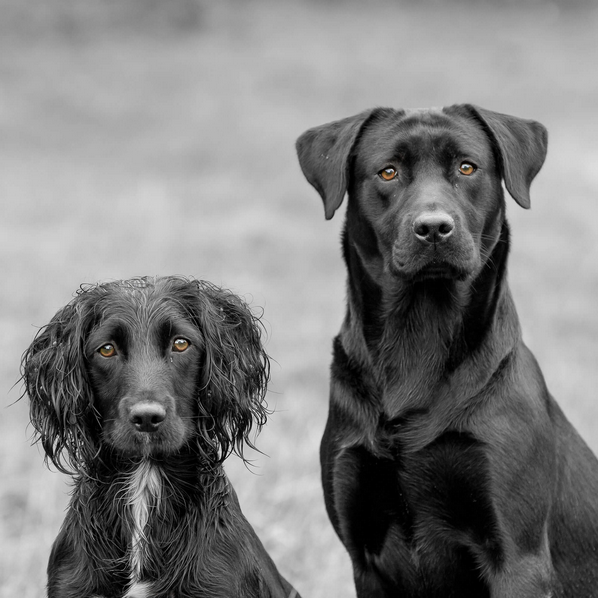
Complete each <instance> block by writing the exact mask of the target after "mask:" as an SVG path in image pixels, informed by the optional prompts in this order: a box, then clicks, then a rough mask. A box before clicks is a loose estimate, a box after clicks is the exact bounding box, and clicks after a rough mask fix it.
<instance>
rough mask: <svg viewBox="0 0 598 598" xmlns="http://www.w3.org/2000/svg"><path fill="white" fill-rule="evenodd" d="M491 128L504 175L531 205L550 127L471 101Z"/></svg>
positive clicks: (511, 189)
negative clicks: (495, 110) (533, 183)
mask: <svg viewBox="0 0 598 598" xmlns="http://www.w3.org/2000/svg"><path fill="white" fill-rule="evenodd" d="M467 108H468V109H469V110H470V111H471V112H473V114H474V115H475V116H477V118H478V119H479V120H480V121H481V123H482V125H484V126H485V128H486V129H487V133H488V134H489V136H490V139H491V140H492V142H493V144H494V146H495V148H496V149H497V150H498V154H499V156H500V161H501V168H502V176H503V179H504V181H505V186H506V188H507V191H508V192H509V194H510V195H511V197H512V198H513V199H514V200H515V201H516V202H517V203H518V204H519V205H520V206H521V207H523V208H526V209H527V208H529V207H530V198H529V188H530V185H531V183H532V181H533V180H534V177H535V176H536V175H537V174H538V172H539V171H540V168H542V164H544V160H545V158H546V149H547V146H548V132H547V131H546V128H545V127H544V126H543V125H542V124H540V123H539V122H536V121H534V120H525V119H523V118H517V117H515V116H509V115H508V114H500V113H499V112H492V111H491V110H485V109H483V108H479V107H478V106H473V105H467Z"/></svg>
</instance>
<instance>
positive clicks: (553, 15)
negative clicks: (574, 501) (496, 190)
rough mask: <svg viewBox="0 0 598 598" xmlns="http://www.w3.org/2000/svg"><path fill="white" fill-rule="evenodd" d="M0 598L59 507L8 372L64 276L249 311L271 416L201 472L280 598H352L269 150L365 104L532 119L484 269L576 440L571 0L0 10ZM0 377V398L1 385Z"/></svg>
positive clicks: (277, 167) (328, 226) (295, 201)
mask: <svg viewBox="0 0 598 598" xmlns="http://www.w3.org/2000/svg"><path fill="white" fill-rule="evenodd" d="M0 14H1V15H2V17H1V18H0V198H1V199H0V201H1V210H0V268H1V272H2V284H1V285H0V307H1V309H0V337H1V338H3V339H4V347H5V349H4V351H3V358H2V360H0V384H1V391H0V392H2V395H3V401H2V412H1V417H0V480H1V483H0V598H14V597H15V596H19V597H20V598H34V597H36V598H37V597H40V596H43V595H44V591H43V586H44V580H45V566H46V561H47V557H48V554H49V549H50V545H51V543H52V541H53V539H54V537H55V535H56V533H57V531H58V528H59V525H60V523H61V521H62V518H63V510H64V507H65V505H66V503H67V499H68V485H67V484H66V482H67V480H66V478H65V476H63V475H60V474H57V473H55V472H49V471H47V470H46V469H45V468H44V467H43V465H42V455H41V454H40V451H39V449H38V448H37V447H31V446H30V436H31V429H30V428H28V427H27V422H28V415H27V404H26V402H25V401H21V402H17V403H16V404H14V403H15V401H16V400H17V399H18V397H19V395H20V393H21V390H22V388H21V386H20V384H18V383H17V381H18V377H19V372H18V367H19V358H20V355H21V353H22V352H23V350H24V349H25V348H26V347H27V346H28V344H29V343H30V341H31V339H32V337H33V335H34V334H35V331H36V330H37V327H39V326H41V325H43V324H45V323H46V322H47V321H49V319H50V317H51V316H52V315H53V314H54V312H55V311H56V310H57V309H59V308H60V307H61V306H62V305H63V304H65V303H66V302H67V301H68V300H69V299H70V298H71V296H72V294H73V292H74V291H75V289H76V288H77V287H78V286H79V284H80V283H82V282H95V281H97V280H106V279H117V278H128V277H131V276H136V275H145V274H150V275H154V274H184V275H192V276H195V277H197V278H205V279H208V280H211V281H213V282H215V283H217V284H221V285H224V286H226V287H228V288H231V289H232V290H234V291H236V292H237V293H239V294H241V295H243V296H244V297H245V298H246V299H247V300H249V301H250V302H251V304H252V305H254V306H255V307H263V308H264V312H265V315H264V321H265V324H266V326H267V328H268V338H267V350H268V351H269V353H270V354H271V356H272V357H273V358H274V360H275V363H274V367H273V371H272V382H271V385H270V390H271V392H270V394H269V403H270V405H271V407H272V408H274V409H275V410H276V411H275V413H274V414H273V415H272V417H271V419H270V422H269V424H268V426H267V427H266V429H265V430H264V432H263V433H262V435H261V436H260V437H259V439H258V447H259V448H261V449H262V450H263V451H264V453H266V454H267V456H262V455H259V454H255V465H256V467H255V469H254V473H251V472H250V471H247V469H245V468H244V467H243V466H242V464H241V463H240V462H239V460H238V459H231V460H230V461H229V462H228V463H227V470H228V472H229V475H230V477H231V478H232V480H233V483H234V484H235V487H236V489H237V491H238V493H239V496H240V499H241V504H242V506H243V509H244V512H245V514H246V515H247V517H248V518H249V520H250V521H251V522H252V523H253V525H254V527H255V528H256V530H257V532H258V534H259V535H260V536H261V538H262V540H263V541H264V543H265V545H266V547H267V548H268V549H269V551H270V552H271V554H272V556H273V558H274V560H275V561H276V563H277V564H278V566H279V568H280V569H281V571H282V572H283V573H284V574H285V575H286V576H287V577H288V579H289V580H290V581H291V582H292V583H294V584H295V585H296V587H297V588H298V589H299V590H300V591H301V593H302V594H303V596H304V598H308V597H314V598H330V597H336V596H338V597H341V596H342V597H345V596H348V597H351V596H354V595H355V594H354V590H353V584H352V579H351V568H350V564H349V559H348V557H347V556H346V554H345V551H344V549H343V548H342V546H341V544H340V542H339V541H338V540H337V538H336V536H335V535H334V533H333V531H332V528H331V526H330V525H329V523H328V520H327V517H326V515H325V512H324V507H323V500H322V495H321V490H320V483H319V464H318V455H317V451H318V444H319V439H320V436H321V433H322V430H323V427H324V423H325V418H326V411H327V386H328V364H329V360H330V357H329V355H330V350H329V347H330V341H331V338H332V336H333V335H334V334H335V333H336V331H337V330H338V328H339V325H340V322H341V319H342V315H343V309H344V307H343V303H344V277H345V274H344V268H343V264H342V261H341V257H340V249H339V240H338V238H339V231H340V227H341V222H342V218H341V217H337V218H335V219H334V220H333V221H331V222H325V221H324V217H323V209H322V206H321V202H320V199H319V197H318V196H317V194H316V192H315V191H314V190H313V189H312V188H311V187H309V185H308V184H307V182H306V181H305V180H304V179H303V178H302V175H301V173H300V171H299V168H298V165H297V163H296V159H295V155H294V140H295V138H296V137H297V136H298V135H299V134H300V133H301V132H302V131H303V130H305V129H306V128H308V127H310V126H313V125H316V124H321V123H324V122H327V121H329V120H334V119H337V118H341V117H344V116H348V115H350V114H353V113H355V112H358V111H360V110H362V109H365V108H367V107H370V106H373V105H389V106H394V107H411V108H413V107H423V106H441V105H447V104H451V103H456V102H474V103H478V104H480V105H482V106H484V107H486V108H490V109H494V110H498V111H501V112H507V113H511V114H515V115H519V116H523V117H528V118H534V119H537V120H539V121H541V122H543V123H544V124H545V125H546V126H547V127H548V129H549V132H550V146H549V155H548V159H547V162H546V164H545V166H544V169H543V170H542V172H541V173H540V175H539V177H538V178H537V179H536V181H535V182H534V184H533V187H532V210H531V211H530V212H525V211H523V210H521V209H520V208H518V206H516V204H515V203H514V202H510V203H509V213H510V220H511V223H512V229H513V239H514V243H513V250H512V254H511V262H510V280H511V285H512V288H513V291H514V294H515V298H516V301H517V303H518V307H519V313H520V316H521V319H522V323H523V329H524V336H525V339H526V341H527V342H528V344H529V345H530V346H531V348H532V350H533V351H534V352H535V354H536V356H537V357H538V359H539V361H540V364H541V365H542V367H543V369H544V373H545V376H546V378H547V381H548V384H549V386H550V388H551V389H552V391H553V393H554V394H555V396H556V397H557V399H558V400H559V401H560V403H561V405H562V406H563V408H564V409H565V412H566V413H567V414H568V416H569V417H570V419H571V420H572V421H573V422H574V424H575V425H576V426H577V427H578V428H579V429H580V431H581V432H582V434H583V435H584V437H585V438H586V439H587V441H588V442H589V444H590V445H591V446H592V448H593V449H594V450H596V449H597V448H598V438H597V435H596V432H597V430H598V405H597V404H596V390H595V389H596V387H597V386H598V368H597V367H596V366H597V361H598V360H597V354H598V340H597V336H598V312H597V309H596V297H597V296H598V266H597V264H598V248H597V240H598V203H597V202H596V196H597V194H598V150H597V146H596V138H597V137H598V135H597V134H598V126H597V125H598V111H597V105H598V67H597V65H598V47H597V44H598V42H597V41H596V39H597V32H598V11H597V10H596V8H595V6H594V4H592V3H582V2H574V3H571V2H565V0H563V1H562V2H560V3H551V2H546V1H541V0H538V1H536V2H534V1H532V0H529V1H527V2H519V3H515V2H513V3H510V2H507V1H506V0H505V1H502V2H501V1H497V2H491V1H490V0H488V1H486V2H482V3H473V2H470V3H467V2H465V3H461V2H456V1H455V2H446V3H445V2H440V1H437V2H431V3H411V2H398V1H390V0H379V1H372V2H357V1H355V2H344V1H342V0H336V1H332V0H329V1H327V2H317V1H316V0H311V1H310V0H304V1H298V2H291V1H278V2H276V1H275V0H246V1H243V0H236V1H235V0H219V2H209V1H208V0H205V1H200V0H169V2H160V1H158V0H102V1H97V0H53V1H52V2H48V1H47V0H28V1H27V2H22V1H20V0H0ZM15 383H17V384H15Z"/></svg>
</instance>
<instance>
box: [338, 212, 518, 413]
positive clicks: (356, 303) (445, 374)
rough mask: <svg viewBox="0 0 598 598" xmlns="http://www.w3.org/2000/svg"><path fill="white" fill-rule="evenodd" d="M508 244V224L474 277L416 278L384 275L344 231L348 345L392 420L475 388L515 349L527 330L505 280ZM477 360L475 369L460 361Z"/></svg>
mask: <svg viewBox="0 0 598 598" xmlns="http://www.w3.org/2000/svg"><path fill="white" fill-rule="evenodd" d="M508 246H509V232H508V226H507V224H506V222H505V223H504V225H503V227H502V230H501V233H500V237H499V238H498V240H497V242H496V243H495V245H494V247H493V249H492V252H491V254H490V256H488V258H487V259H486V260H485V263H484V265H483V267H482V269H481V271H480V272H479V273H478V274H477V276H475V277H474V278H473V279H469V280H463V281H459V280H444V279H440V280H428V281H422V282H412V281H404V280H400V279H397V278H396V277H393V276H392V275H391V274H388V273H384V274H383V275H382V274H380V273H381V272H382V268H378V269H377V271H376V268H372V267H371V263H370V264H367V261H366V259H364V256H363V254H361V253H360V251H359V248H358V247H356V246H354V245H351V244H349V243H347V239H346V237H345V247H344V255H345V260H346V262H347V268H348V271H349V281H348V287H349V288H348V296H349V302H348V310H347V315H346V318H345V322H344V324H343V328H342V331H341V338H342V343H343V346H344V349H345V351H346V352H347V353H348V354H349V355H350V356H351V358H352V359H353V360H355V361H356V362H357V363H359V364H360V365H361V366H362V368H363V371H368V372H372V378H371V380H370V381H369V383H370V384H371V385H374V386H376V387H377V394H378V396H379V397H380V401H381V409H382V410H383V412H384V413H385V414H386V416H387V417H388V418H389V419H395V418H398V417H401V416H404V414H405V413H407V412H409V411H410V410H422V409H429V408H430V407H431V406H432V405H434V404H435V403H438V402H439V401H440V400H441V399H443V398H444V397H446V396H447V395H448V394H450V395H459V396H461V397H465V396H472V395H473V394H476V393H477V392H479V390H480V389H481V388H482V387H483V386H484V385H485V384H486V383H487V380H488V377H489V375H491V373H492V372H494V371H496V369H497V368H498V367H499V364H500V363H501V362H502V360H503V359H504V358H505V356H506V355H507V354H508V353H509V352H510V351H511V350H512V349H513V347H514V346H515V344H516V343H517V341H518V339H519V338H520V332H519V327H518V321H517V317H516V313H515V309H514V306H513V302H512V299H511V296H510V292H509V290H508V286H507V284H506V280H505V277H506V259H507V254H508ZM366 264H367V265H366ZM507 312H508V317H506V316H507ZM471 360H476V361H477V366H476V367H474V368H471V365H470V364H469V367H461V366H463V365H467V364H466V362H468V361H471ZM462 370H467V371H468V372H469V375H468V377H467V379H466V377H465V376H463V375H461V372H462ZM471 371H474V372H478V373H479V375H478V376H477V377H476V376H472V375H471ZM489 373H490V374H489Z"/></svg>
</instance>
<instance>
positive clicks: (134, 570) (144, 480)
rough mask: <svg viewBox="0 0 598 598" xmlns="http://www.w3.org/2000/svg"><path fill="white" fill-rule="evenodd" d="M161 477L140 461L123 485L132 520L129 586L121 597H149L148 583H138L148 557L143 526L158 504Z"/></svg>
mask: <svg viewBox="0 0 598 598" xmlns="http://www.w3.org/2000/svg"><path fill="white" fill-rule="evenodd" d="M161 495H162V474H161V473H160V470H159V469H158V468H156V467H154V466H153V465H152V464H151V463H150V462H149V461H142V462H141V464H140V465H139V467H138V468H137V469H136V470H135V471H134V472H133V473H132V474H131V477H130V478H129V481H128V483H127V505H128V507H129V513H130V517H131V521H132V524H133V525H132V537H131V552H130V555H129V562H130V567H131V585H130V586H129V590H128V591H127V593H126V594H125V596H124V598H149V597H150V596H151V592H150V589H151V588H150V584H148V583H147V582H142V581H141V573H142V571H143V565H144V563H145V562H146V561H147V558H148V546H147V536H146V526H147V522H148V520H149V518H150V514H151V511H152V510H153V509H156V508H157V506H158V505H159V504H160V499H161Z"/></svg>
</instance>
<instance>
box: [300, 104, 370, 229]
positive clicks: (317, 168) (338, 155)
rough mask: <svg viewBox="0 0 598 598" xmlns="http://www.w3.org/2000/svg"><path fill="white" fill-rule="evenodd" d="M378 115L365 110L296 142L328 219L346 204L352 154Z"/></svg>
mask: <svg viewBox="0 0 598 598" xmlns="http://www.w3.org/2000/svg"><path fill="white" fill-rule="evenodd" d="M375 112H376V109H374V110H366V111H365V112H361V113H359V114H356V115H355V116H351V117H349V118H343V119H342V120H337V121H334V122H331V123H328V124H325V125H321V126H319V127H314V128H313V129H309V130H307V131H305V133H303V135H301V136H300V137H299V139H297V143H296V147H297V155H298V157H299V164H300V165H301V170H302V171H303V174H304V175H305V178H306V179H307V180H308V181H309V183H311V185H313V186H314V187H315V189H316V191H317V192H318V193H319V194H320V195H321V196H322V199H323V200H324V210H325V213H326V219H327V220H330V218H332V216H334V212H335V211H336V210H337V208H338V207H339V206H340V205H341V203H343V198H344V197H345V193H346V191H347V184H348V178H349V177H348V172H347V170H348V166H349V164H348V162H349V155H350V154H351V150H352V149H353V146H354V144H355V141H356V140H357V137H358V136H359V133H360V131H361V130H362V128H363V126H364V125H365V123H366V122H367V121H368V120H369V119H370V117H371V116H372V115H373V114H374V113H375Z"/></svg>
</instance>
